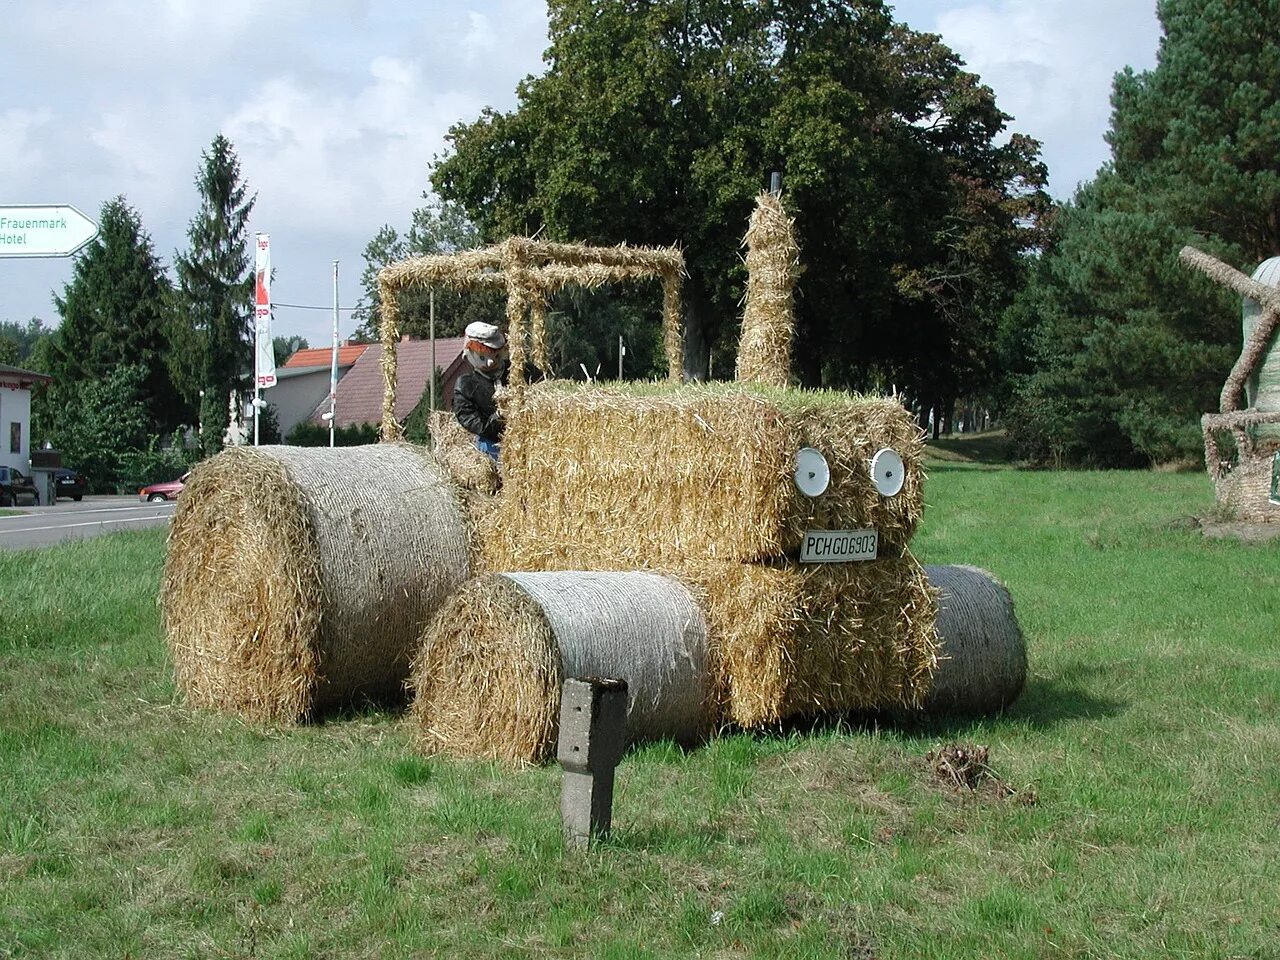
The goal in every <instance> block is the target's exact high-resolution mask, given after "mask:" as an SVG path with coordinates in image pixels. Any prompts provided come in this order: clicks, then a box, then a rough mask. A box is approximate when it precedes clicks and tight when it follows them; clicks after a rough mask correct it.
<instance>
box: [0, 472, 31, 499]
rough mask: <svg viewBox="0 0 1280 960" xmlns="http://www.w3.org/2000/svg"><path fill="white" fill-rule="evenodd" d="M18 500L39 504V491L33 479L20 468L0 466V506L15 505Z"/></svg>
mask: <svg viewBox="0 0 1280 960" xmlns="http://www.w3.org/2000/svg"><path fill="white" fill-rule="evenodd" d="M19 500H30V501H31V502H32V503H33V504H34V505H35V506H37V507H38V506H40V491H39V490H37V489H36V485H35V483H34V481H32V479H31V478H30V477H28V476H27V475H26V474H24V473H23V472H22V471H21V470H15V469H14V468H13V467H0V507H16V506H17V505H18V501H19Z"/></svg>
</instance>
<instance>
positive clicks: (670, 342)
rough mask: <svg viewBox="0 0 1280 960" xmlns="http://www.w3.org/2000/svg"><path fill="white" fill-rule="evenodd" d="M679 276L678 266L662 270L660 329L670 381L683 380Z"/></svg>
mask: <svg viewBox="0 0 1280 960" xmlns="http://www.w3.org/2000/svg"><path fill="white" fill-rule="evenodd" d="M680 276H681V271H680V269H678V268H668V269H666V270H664V271H663V272H662V331H663V341H664V344H665V346H666V348H667V380H669V381H670V382H671V383H682V382H683V381H684V337H683V335H682V334H681V328H682V326H683V324H682V322H681V319H680V311H681V309H682V308H681V304H680Z"/></svg>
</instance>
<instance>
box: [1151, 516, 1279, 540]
mask: <svg viewBox="0 0 1280 960" xmlns="http://www.w3.org/2000/svg"><path fill="white" fill-rule="evenodd" d="M1167 526H1168V528H1169V529H1170V530H1199V531H1200V533H1201V534H1203V535H1204V538H1205V539H1206V540H1238V541H1239V542H1241V543H1271V542H1272V541H1275V540H1280V523H1250V522H1248V521H1245V520H1232V519H1229V518H1225V517H1218V516H1214V515H1212V514H1210V515H1207V516H1201V517H1196V516H1190V517H1177V518H1176V519H1174V520H1171V521H1170V522H1169V523H1168V524H1167Z"/></svg>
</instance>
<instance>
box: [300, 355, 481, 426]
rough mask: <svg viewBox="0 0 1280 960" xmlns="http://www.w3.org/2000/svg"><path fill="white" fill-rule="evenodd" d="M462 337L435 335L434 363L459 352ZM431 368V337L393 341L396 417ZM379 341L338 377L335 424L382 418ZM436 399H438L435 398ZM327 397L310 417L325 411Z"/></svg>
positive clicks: (404, 412)
mask: <svg viewBox="0 0 1280 960" xmlns="http://www.w3.org/2000/svg"><path fill="white" fill-rule="evenodd" d="M465 340H466V338H465V337H446V338H443V339H441V338H437V339H436V366H437V367H439V368H440V370H441V371H444V370H447V369H448V368H449V366H450V364H452V363H453V361H454V360H456V359H457V358H458V356H459V355H460V354H461V353H462V345H463V343H465ZM430 368H431V341H430V340H406V341H403V342H401V343H399V344H397V345H396V384H397V386H396V419H398V420H403V419H404V418H405V417H407V416H408V415H409V414H410V413H412V412H413V408H414V407H416V406H417V405H418V402H419V401H420V400H421V399H422V395H423V394H424V393H426V392H427V372H428V370H430ZM383 390H384V384H383V380H382V345H381V344H377V343H375V344H369V345H368V349H367V350H365V351H364V352H363V353H362V354H361V355H360V357H359V359H357V360H356V362H355V365H354V366H353V367H352V368H351V369H350V370H348V371H347V373H346V375H345V376H344V377H343V378H342V379H341V380H339V381H338V398H337V412H338V426H340V427H347V426H351V425H352V424H358V423H380V422H381V421H382V392H383ZM436 402H437V403H441V399H440V398H437V400H436ZM328 410H329V400H328V398H327V397H326V398H325V399H324V401H323V402H322V403H321V404H320V405H319V406H318V407H316V410H315V412H314V413H312V415H311V419H312V420H316V421H318V420H319V416H320V414H321V413H325V412H328Z"/></svg>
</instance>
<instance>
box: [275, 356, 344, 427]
mask: <svg viewBox="0 0 1280 960" xmlns="http://www.w3.org/2000/svg"><path fill="white" fill-rule="evenodd" d="M348 369H350V368H349V367H339V368H338V376H339V377H341V376H342V375H343V374H345V373H346V372H347V370H348ZM327 396H329V368H328V367H321V368H318V369H316V370H314V371H312V372H310V373H304V374H301V375H291V376H289V377H286V378H282V379H281V380H280V381H279V382H278V383H277V384H276V385H275V386H274V387H271V388H270V389H268V390H263V391H262V399H263V400H265V401H267V403H269V404H271V405H272V406H274V407H275V408H276V417H277V418H278V419H279V420H280V436H281V437H286V436H288V435H289V431H290V430H292V429H293V428H294V426H295V425H296V424H298V423H299V422H300V421H302V420H305V419H307V417H309V416H311V414H312V411H314V410H315V408H316V404H318V403H319V402H320V401H321V400H323V399H324V398H325V397H327Z"/></svg>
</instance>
